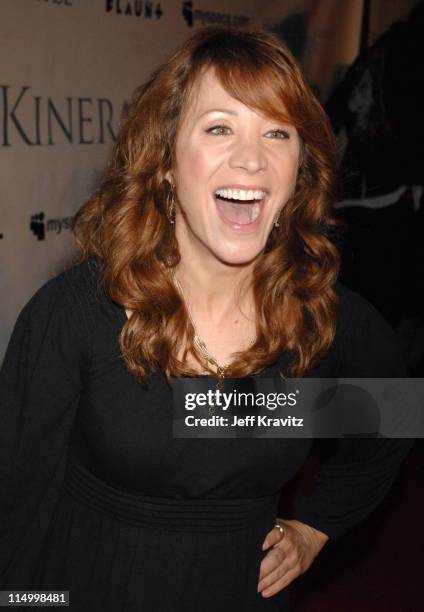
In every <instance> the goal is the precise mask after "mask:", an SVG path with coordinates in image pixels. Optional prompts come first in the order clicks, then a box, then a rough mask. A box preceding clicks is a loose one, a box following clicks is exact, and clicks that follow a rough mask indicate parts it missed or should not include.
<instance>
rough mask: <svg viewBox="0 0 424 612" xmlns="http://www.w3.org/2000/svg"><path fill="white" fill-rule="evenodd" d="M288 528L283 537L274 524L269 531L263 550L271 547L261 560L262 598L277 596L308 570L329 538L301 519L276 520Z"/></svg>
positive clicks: (260, 591) (259, 590)
mask: <svg viewBox="0 0 424 612" xmlns="http://www.w3.org/2000/svg"><path fill="white" fill-rule="evenodd" d="M276 522H277V523H278V524H279V525H281V526H283V527H284V529H285V533H284V536H282V534H281V532H280V530H279V529H277V528H276V527H274V528H273V529H271V531H270V532H269V533H268V534H267V536H266V538H265V540H264V543H263V546H262V550H267V549H269V548H270V549H271V550H270V551H269V552H268V553H267V555H266V556H265V557H264V558H263V559H262V563H261V568H260V573H259V585H258V592H259V593H262V596H263V597H271V596H272V595H275V594H276V593H278V592H279V591H281V590H282V589H284V588H285V587H286V586H287V585H289V584H290V583H291V582H292V581H293V580H294V579H295V578H297V577H298V576H300V574H303V573H304V572H306V570H307V569H308V568H309V567H310V566H311V564H312V561H313V560H314V559H315V557H316V556H317V554H318V553H319V552H320V550H321V549H322V548H323V546H324V545H325V544H326V542H327V541H328V539H329V537H328V536H327V535H326V534H325V533H323V532H322V531H318V530H317V529H314V528H313V527H310V526H309V525H306V524H305V523H301V522H300V521H286V520H282V519H277V521H276Z"/></svg>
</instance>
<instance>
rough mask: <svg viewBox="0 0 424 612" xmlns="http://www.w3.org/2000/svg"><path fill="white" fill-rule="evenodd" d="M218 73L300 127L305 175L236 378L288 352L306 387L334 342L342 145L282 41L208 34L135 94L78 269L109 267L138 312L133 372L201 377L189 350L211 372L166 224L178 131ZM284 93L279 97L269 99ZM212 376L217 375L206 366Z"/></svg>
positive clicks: (220, 30)
mask: <svg viewBox="0 0 424 612" xmlns="http://www.w3.org/2000/svg"><path fill="white" fill-rule="evenodd" d="M208 68H213V69H214V71H215V74H216V76H217V78H218V79H219V81H220V83H221V85H222V86H223V87H224V89H225V90H226V91H227V92H228V93H229V94H230V95H231V96H232V97H234V98H235V99H237V100H239V101H240V102H242V103H243V104H245V105H247V106H249V107H250V108H253V109H255V110H257V111H259V112H261V113H262V114H264V115H266V116H269V117H271V118H272V119H277V120H283V121H285V122H288V123H290V124H292V125H294V126H295V128H296V129H297V131H298V134H299V136H300V139H301V143H302V164H301V168H300V169H299V173H298V179H297V183H296V188H295V193H294V195H293V197H292V198H291V200H289V202H287V204H286V205H285V206H284V207H283V209H282V212H281V216H280V224H279V227H274V228H273V229H272V231H271V233H270V235H269V238H268V242H267V245H266V248H265V249H264V252H263V253H261V254H260V255H259V257H258V258H257V261H256V262H255V268H254V271H253V279H252V290H253V296H254V300H255V307H256V332H257V337H256V341H255V343H254V344H253V345H251V347H249V349H248V350H246V351H240V352H236V353H233V361H232V362H231V364H230V367H229V375H230V376H231V377H233V378H239V377H244V376H247V375H250V374H256V373H259V372H260V371H262V370H263V368H264V367H265V366H266V365H270V364H272V363H275V362H276V361H277V360H278V358H279V356H280V355H281V353H282V352H284V351H287V354H288V355H289V356H290V359H289V363H290V366H289V367H288V368H286V371H284V372H283V371H282V372H280V374H281V376H283V377H284V376H287V375H290V376H296V377H298V376H302V374H303V373H305V371H306V370H307V369H308V368H309V367H311V366H312V365H313V364H314V363H315V362H316V360H318V359H319V357H320V356H321V355H322V354H323V353H324V352H325V351H326V350H327V349H328V347H329V346H330V344H331V343H332V341H333V339H334V335H335V327H336V308H337V301H338V300H337V294H336V292H335V289H334V284H335V281H336V279H337V276H338V273H339V267H340V256H339V253H338V250H337V248H336V246H335V245H334V243H333V241H332V240H331V234H332V232H333V230H334V229H335V228H336V227H337V221H336V220H335V219H334V218H333V216H332V212H331V199H332V194H333V169H334V163H335V142H334V135H333V132H332V129H331V126H330V123H329V120H328V118H327V116H326V114H325V112H324V110H323V109H322V107H321V105H320V103H319V102H318V101H317V99H316V97H315V95H314V94H313V92H312V91H311V89H310V87H309V86H308V84H307V83H306V81H305V78H304V76H303V75H302V72H301V69H300V67H299V65H298V63H297V61H296V60H295V59H294V57H293V56H292V54H291V53H290V51H289V50H288V49H287V47H286V46H285V45H284V44H283V43H282V42H281V41H280V40H279V39H278V38H277V37H276V36H274V35H273V34H271V33H268V32H264V31H261V30H255V31H244V30H236V29H233V28H228V27H208V28H204V29H202V30H199V31H197V32H196V33H195V34H194V35H193V36H191V37H190V38H189V39H188V40H186V42H185V43H184V44H183V45H182V46H181V47H180V48H179V49H178V50H177V51H176V52H175V53H174V54H173V55H172V57H171V58H170V59H169V60H168V61H167V62H165V63H164V64H162V65H161V66H160V67H159V68H158V69H157V70H156V71H155V72H153V74H152V75H151V77H150V78H149V79H148V80H147V81H146V82H145V83H144V84H143V85H141V86H140V87H138V88H137V89H136V90H135V93H134V95H133V98H132V100H131V102H130V105H129V110H128V113H127V116H126V118H125V120H124V121H123V124H122V126H121V129H120V132H119V135H118V139H117V142H116V143H115V146H114V150H113V154H112V158H111V161H110V163H109V165H108V167H107V169H106V171H105V174H104V177H103V179H102V181H101V184H100V187H99V189H98V190H97V191H96V193H95V194H94V195H93V196H92V197H90V199H89V200H88V201H87V202H86V203H85V204H84V205H83V206H82V208H81V209H80V210H79V211H78V213H77V214H76V216H75V218H74V222H73V228H72V230H73V234H74V237H75V240H76V242H77V245H78V247H79V250H80V257H79V261H84V260H85V259H89V258H92V257H96V258H99V260H100V261H101V264H102V275H101V278H102V284H103V287H104V290H105V292H106V294H107V295H108V296H109V297H110V299H111V300H113V301H114V302H116V303H118V304H120V305H122V306H123V307H125V308H127V309H131V310H133V311H134V312H133V314H132V316H131V317H130V319H129V320H128V321H127V322H126V323H125V325H124V326H123V328H122V331H121V334H120V338H119V342H120V349H121V353H122V357H123V359H124V360H125V363H126V366H127V368H128V370H129V371H130V372H131V373H132V374H134V375H135V376H136V377H137V378H138V379H139V380H141V381H143V382H144V383H147V376H146V375H147V372H148V371H150V372H162V373H164V374H165V376H166V379H167V381H168V382H169V383H170V382H171V376H185V375H188V376H196V375H197V373H196V372H195V371H194V370H192V369H191V368H189V367H188V366H187V365H186V363H185V361H184V358H183V359H182V360H179V359H178V358H177V354H178V349H179V347H181V346H185V347H186V352H185V356H186V355H187V352H191V354H192V355H193V356H194V357H195V359H196V360H197V361H199V362H201V361H202V359H201V355H200V354H199V353H198V350H197V349H196V346H195V343H194V330H193V326H192V324H191V322H190V320H189V317H188V313H187V309H186V306H185V304H184V302H183V301H182V299H181V297H180V294H179V293H178V291H177V289H176V288H175V286H174V284H173V283H172V279H171V278H170V275H169V274H168V273H167V270H166V268H172V267H175V266H176V265H177V264H178V262H179V260H180V255H179V250H178V244H177V241H176V238H175V235H174V230H173V225H171V224H170V223H169V220H168V218H167V214H166V213H167V209H166V203H167V198H168V197H169V192H170V184H169V182H168V181H167V180H166V178H165V175H166V173H167V172H168V171H170V170H172V168H173V167H174V166H173V164H174V159H175V143H176V137H177V134H178V128H179V125H180V122H181V120H182V118H183V117H184V112H185V109H186V107H187V103H188V100H189V98H190V93H191V91H193V88H194V87H195V86H196V84H197V83H198V82H199V79H200V78H201V76H202V74H203V73H204V71H205V70H206V69H208ZM270 94H274V95H270ZM207 370H208V371H209V372H210V374H211V375H212V376H217V375H216V373H215V372H214V370H213V369H210V368H208V367H207Z"/></svg>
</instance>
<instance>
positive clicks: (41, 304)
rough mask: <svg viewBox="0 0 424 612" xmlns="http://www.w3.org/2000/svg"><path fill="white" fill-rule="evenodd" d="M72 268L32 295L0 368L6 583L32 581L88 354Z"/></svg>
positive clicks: (0, 583) (0, 540)
mask: <svg viewBox="0 0 424 612" xmlns="http://www.w3.org/2000/svg"><path fill="white" fill-rule="evenodd" d="M87 338H88V330H87V329H86V327H85V322H84V316H83V313H82V312H81V308H80V305H79V299H78V295H77V294H76V292H75V291H73V289H72V287H71V286H70V284H69V281H68V280H67V276H66V273H63V274H61V275H60V276H58V277H57V278H55V279H52V280H51V281H49V282H48V283H46V284H45V285H44V286H43V287H42V288H41V289H39V291H38V292H37V293H36V294H35V295H34V296H33V297H32V299H31V300H30V301H29V302H28V303H27V305H26V306H25V307H24V308H23V310H22V312H21V313H20V315H19V317H18V319H17V322H16V324H15V327H14V330H13V333H12V336H11V339H10V342H9V345H8V348H7V351H6V356H5V360H4V363H3V367H2V370H1V373H0V588H2V589H5V588H13V589H18V588H20V589H28V588H31V586H32V581H33V579H34V572H35V570H36V567H37V559H38V558H39V555H40V551H41V547H42V543H43V540H44V538H45V536H46V532H47V530H48V527H49V522H50V520H51V518H52V515H53V513H54V509H55V506H56V503H57V500H58V496H59V492H60V488H61V485H62V482H63V477H64V469H65V464H66V455H67V443H68V437H69V433H70V430H71V427H72V424H73V420H74V416H75V412H76V407H77V404H78V397H79V394H80V390H81V386H82V372H83V370H84V367H85V364H86V361H87V360H88V358H89V355H88V349H87V348H86V339H87Z"/></svg>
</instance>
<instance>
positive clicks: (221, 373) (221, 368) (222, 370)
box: [171, 272, 255, 416]
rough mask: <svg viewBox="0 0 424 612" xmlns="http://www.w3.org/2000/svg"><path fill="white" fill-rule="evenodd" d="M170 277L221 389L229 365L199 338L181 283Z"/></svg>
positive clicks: (213, 411)
mask: <svg viewBox="0 0 424 612" xmlns="http://www.w3.org/2000/svg"><path fill="white" fill-rule="evenodd" d="M171 279H172V282H173V283H174V285H175V287H176V288H177V289H178V290H179V292H180V294H181V297H182V299H183V301H184V303H185V304H186V305H187V313H188V317H189V319H190V323H191V324H192V326H193V329H194V342H195V344H196V346H197V347H198V349H199V350H200V352H201V354H202V356H203V358H204V359H205V361H206V362H208V363H210V364H212V365H213V366H214V367H215V368H216V373H217V375H218V377H219V379H220V380H219V381H218V383H217V389H221V388H222V384H223V382H224V378H226V376H227V370H228V368H229V365H228V364H227V365H220V364H219V363H218V362H217V360H216V359H215V357H213V356H212V355H211V354H210V353H209V351H208V348H207V346H206V344H205V343H204V342H203V340H202V339H201V337H200V336H199V333H198V331H197V327H196V324H195V322H194V320H193V316H192V314H191V308H190V304H189V302H188V300H186V298H185V295H184V291H183V288H182V286H181V283H180V282H179V281H178V279H177V278H176V276H175V274H174V273H173V272H172V273H171ZM254 340H255V339H254V338H252V339H251V341H250V343H249V346H251V345H252V344H253V342H254ZM208 411H209V414H210V415H211V416H212V415H214V414H215V408H214V407H213V406H209V409H208Z"/></svg>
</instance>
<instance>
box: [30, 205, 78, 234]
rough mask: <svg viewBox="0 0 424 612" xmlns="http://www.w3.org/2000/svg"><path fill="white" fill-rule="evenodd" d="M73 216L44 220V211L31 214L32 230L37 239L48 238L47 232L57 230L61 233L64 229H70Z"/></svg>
mask: <svg viewBox="0 0 424 612" xmlns="http://www.w3.org/2000/svg"><path fill="white" fill-rule="evenodd" d="M72 220H73V217H62V218H61V219H47V221H45V220H44V212H39V213H36V214H35V215H31V223H30V225H29V228H30V230H31V231H32V233H33V234H34V236H36V237H37V240H45V239H46V231H47V232H56V234H60V233H61V231H62V230H70V229H71V224H72Z"/></svg>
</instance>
